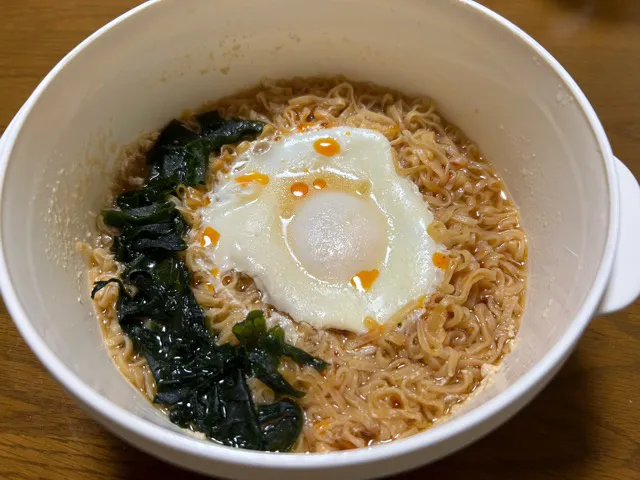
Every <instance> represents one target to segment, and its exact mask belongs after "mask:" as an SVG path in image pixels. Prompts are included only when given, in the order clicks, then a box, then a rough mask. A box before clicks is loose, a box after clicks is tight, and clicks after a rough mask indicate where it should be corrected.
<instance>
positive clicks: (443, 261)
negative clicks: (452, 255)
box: [433, 252, 449, 270]
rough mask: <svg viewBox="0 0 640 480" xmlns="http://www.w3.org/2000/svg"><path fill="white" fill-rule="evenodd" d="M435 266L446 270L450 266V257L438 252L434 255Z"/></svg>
mask: <svg viewBox="0 0 640 480" xmlns="http://www.w3.org/2000/svg"><path fill="white" fill-rule="evenodd" d="M433 264H434V265H435V266H436V267H438V268H440V269H442V270H446V268H447V267H448V266H449V257H447V256H446V255H445V254H444V253H440V252H436V253H434V254H433Z"/></svg>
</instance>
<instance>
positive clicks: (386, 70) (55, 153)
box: [0, 0, 640, 480]
mask: <svg viewBox="0 0 640 480" xmlns="http://www.w3.org/2000/svg"><path fill="white" fill-rule="evenodd" d="M317 74H344V75H347V76H348V77H351V78H352V79H355V80H370V81H374V82H376V83H379V84H382V85H387V86H390V87H395V88H397V89H400V90H402V91H404V92H406V93H410V94H424V95H429V96H431V97H433V98H434V99H435V100H436V101H437V102H438V103H439V105H440V108H441V110H442V111H443V112H444V113H445V114H446V116H447V117H448V118H449V119H451V120H452V121H453V122H454V123H456V124H457V125H459V126H460V127H461V128H462V129H463V130H464V131H465V132H466V133H467V134H468V135H469V136H470V137H471V138H473V139H475V140H476V141H477V142H478V143H479V144H480V146H481V148H482V150H483V152H484V153H485V154H486V155H487V156H488V158H489V159H491V161H492V162H493V163H494V165H495V166H496V168H497V169H498V171H499V172H500V174H501V175H502V176H503V178H504V179H505V181H506V184H507V186H508V187H509V189H510V191H511V193H512V194H513V196H514V197H515V199H516V201H517V203H518V204H519V206H520V208H521V211H522V218H523V223H524V225H525V228H526V229H527V232H528V234H529V239H530V279H529V291H528V299H527V307H526V312H525V316H524V318H523V321H522V328H521V331H520V333H519V344H518V346H517V348H516V350H515V351H514V352H513V353H512V354H511V355H509V356H508V357H507V358H506V360H505V361H504V365H503V367H502V368H501V370H500V371H499V372H498V373H497V374H496V376H495V379H494V381H493V383H491V384H490V385H489V386H488V387H487V388H485V389H483V390H482V391H480V392H479V394H478V395H476V396H475V397H474V398H473V399H472V400H471V401H469V402H468V403H466V404H465V405H464V407H463V408H462V409H460V411H458V412H457V414H456V415H455V417H454V418H452V419H451V420H449V421H447V422H444V423H442V424H440V425H438V426H436V427H435V428H433V429H431V430H429V431H427V432H424V433H421V434H419V435H415V436H413V437H411V438H408V439H405V440H401V441H396V442H392V443H390V444H386V445H381V446H376V447H372V448H366V449H361V450H353V451H346V452H341V453H331V454H313V455H297V454H269V453H258V452H252V451H245V450H234V449H231V448H227V447H222V446H219V445H215V444H213V443H211V442H207V441H201V440H199V439H196V438H193V437H192V436H190V435H189V434H187V433H185V432H184V431H183V430H181V429H179V428H178V427H176V426H174V425H172V424H171V423H169V421H168V420H167V419H166V418H165V417H164V416H163V415H161V414H160V413H159V412H158V411H157V410H156V409H154V408H153V407H152V406H151V405H149V404H148V403H147V402H146V401H145V400H144V399H143V398H142V396H141V395H139V394H138V393H137V392H135V391H134V389H133V388H132V387H131V386H130V385H129V384H128V383H127V382H126V381H125V379H124V378H123V377H122V376H121V375H120V374H119V373H118V371H117V370H116V368H115V367H114V365H113V364H112V362H111V360H110V359H109V357H108V355H107V353H106V351H105V349H104V347H103V344H102V338H101V334H100V330H99V328H98V323H97V321H96V318H95V315H94V313H93V312H92V309H91V305H90V302H89V300H88V292H87V290H88V287H87V285H86V283H85V281H84V279H83V278H81V277H80V276H79V272H82V271H83V268H84V267H83V265H82V264H81V261H80V259H79V258H78V256H77V255H76V254H75V251H74V240H75V239H77V238H85V236H87V235H91V233H92V231H93V226H94V218H95V213H96V212H97V211H98V209H99V208H100V206H101V205H102V203H103V201H104V198H105V195H106V192H107V181H106V179H107V175H108V172H109V168H110V165H111V164H112V162H113V160H114V158H115V155H116V150H117V147H119V146H122V145H125V144H127V143H129V142H131V141H133V140H135V139H136V138H137V136H138V135H139V134H140V133H142V132H144V131H149V130H150V129H155V128H159V127H161V126H162V125H163V124H164V123H166V122H167V121H168V120H169V119H171V118H172V117H174V116H176V115H178V114H180V113H181V111H182V110H183V109H184V108H186V107H195V106H198V105H199V104H201V103H202V102H203V101H205V100H210V99H215V98H217V97H220V96H222V95H227V94H230V93H232V92H233V91H235V90H237V89H239V88H242V87H247V86H251V85H253V84H255V83H256V82H257V81H258V80H259V79H260V78H261V77H265V76H266V77H290V76H293V75H317ZM0 172H1V173H2V185H1V186H0V188H1V191H0V195H1V196H0V199H1V200H0V201H1V205H0V208H1V210H0V224H1V231H0V242H1V253H2V255H1V257H0V282H1V286H2V294H3V296H4V299H5V302H6V305H7V307H8V309H9V311H10V313H11V315H12V317H13V320H14V321H15V323H16V325H17V327H18V329H19V330H20V332H21V334H22V335H23V337H24V338H25V340H26V341H27V343H28V344H29V346H30V347H31V348H32V349H33V351H34V352H35V353H36V355H37V356H38V357H39V358H40V360H41V361H42V362H43V364H44V365H45V366H46V367H47V368H48V369H49V371H50V372H51V373H52V374H53V376H54V377H55V378H56V379H57V380H58V381H59V382H60V383H61V384H62V385H63V386H64V387H65V389H66V390H67V391H69V392H70V393H71V395H73V396H74V397H75V398H76V399H77V401H78V402H79V404H80V405H81V406H82V407H83V408H84V409H85V410H86V411H87V412H88V413H89V414H90V415H92V416H93V417H95V418H96V419H97V420H98V421H100V422H101V423H103V424H104V425H105V426H106V427H107V428H108V429H110V430H111V431H113V432H114V433H116V434H117V435H119V436H121V437H122V438H124V439H126V440H127V441H129V442H131V443H132V444H134V445H135V446H137V447H139V448H141V449H142V450H145V451H147V452H149V453H151V454H153V455H156V456H158V457H160V458H162V459H164V460H167V461H169V462H172V463H175V464H178V465H182V466H184V467H187V468H190V469H193V470H197V471H200V472H204V473H208V474H212V475H217V476H224V477H233V478H241V479H248V478H252V477H254V476H257V475H260V476H261V478H271V477H277V478H281V479H299V478H300V475H301V474H303V475H304V478H305V479H307V480H312V479H321V478H322V479H324V478H326V476H327V474H331V475H339V478H370V477H376V476H382V475H387V474H391V473H395V472H399V471H401V470H405V469H409V468H413V467H416V466H418V465H421V464H425V463H427V462H430V461H433V460H435V459H437V458H440V457H442V456H443V455H446V454H448V453H451V452H453V451H454V450H456V449H459V448H461V447H463V446H465V445H467V444H468V443H470V442H472V441H473V440H475V439H477V438H478V437H480V436H481V435H484V434H486V433H487V432H489V431H490V430H491V429H493V428H495V427H496V426H498V425H499V424H500V423H502V422H504V421H505V420H506V419H508V418H509V417H510V416H511V415H513V414H514V413H515V412H516V411H517V410H519V409H520V408H522V407H523V406H524V405H525V404H526V403H527V402H528V401H529V400H530V399H531V398H532V397H533V396H534V395H535V394H536V393H537V392H538V391H539V390H540V389H541V388H542V387H543V386H544V385H545V384H546V383H547V382H548V381H549V380H550V379H551V377H552V376H553V374H554V373H555V372H556V371H557V370H558V369H559V368H560V366H561V365H562V363H563V362H564V360H565V359H566V358H567V356H568V355H569V353H570V352H571V351H572V349H573V347H574V346H575V344H576V342H577V341H578V339H579V337H580V335H581V334H582V332H583V331H584V329H585V328H586V326H587V325H588V323H589V320H590V319H591V318H592V316H593V315H594V314H596V313H598V312H601V313H602V312H608V311H613V310H616V309H619V308H622V307H623V306H625V305H627V304H628V303H630V302H631V301H633V299H634V298H635V297H636V295H637V293H638V291H640V276H638V275H637V274H636V273H635V272H634V270H635V269H636V268H637V266H638V265H639V255H640V250H638V249H637V248H635V245H634V243H635V236H634V234H635V235H638V234H639V233H640V218H639V217H638V216H637V215H636V212H637V211H639V210H640V190H639V188H638V184H637V182H636V180H635V179H634V178H633V176H632V175H631V174H630V172H629V171H628V170H627V169H626V168H625V167H624V166H623V165H622V163H620V162H619V161H617V160H616V159H615V158H614V157H613V155H612V153H611V149H610V146H609V142H608V141H607V137H606V136H605V133H604V131H603V129H602V126H601V125H600V122H599V121H598V118H597V116H596V115H595V113H594V111H593V109H592V108H591V106H590V105H589V103H588V102H587V100H586V98H585V97H584V95H583V94H582V92H581V91H580V90H579V88H578V86H577V85H576V84H575V82H574V81H573V80H572V79H571V78H570V77H569V75H568V74H567V72H565V70H563V69H562V67H561V66H560V65H559V64H558V63H557V62H556V61H555V60H554V59H553V57H552V56H551V55H550V54H549V53H547V52H546V51H545V50H543V49H542V47H540V45H538V44H537V43H536V42H534V41H533V40H532V39H531V38H530V37H528V36H527V35H526V34H524V33H523V32H522V31H520V30H519V29H518V28H516V27H515V26H513V25H512V24H510V23H509V22H507V21H506V20H504V19H503V18H501V17H499V16H498V15H496V14H495V13H492V12H491V11H489V10H487V9H485V8H483V7H481V6H479V5H477V4H475V3H473V2H469V1H466V0H458V1H454V0H432V1H429V2H425V1H419V0H403V1H395V2H389V1H388V0H342V1H339V0H330V1H323V2H313V3H311V2H301V1H300V0H270V1H268V2H265V1H260V0H218V1H211V0H190V1H188V2H187V1H184V0H165V1H152V2H149V3H146V4H144V5H142V6H141V7H138V8H136V9H134V10H132V11H131V12H129V13H127V14H125V15H123V16H122V17H120V18H119V19H117V20H115V21H114V22H112V23H110V24H109V25H107V26H106V27H104V28H102V29H101V30H100V31H99V32H97V33H96V34H94V35H92V36H91V37H90V38H89V39H87V40H86V41H84V42H83V43H82V44H81V45H79V46H78V47H77V48H76V49H75V50H73V52H71V53H70V54H69V55H68V56H67V57H65V58H64V60H62V61H61V62H60V63H59V64H58V65H57V66H56V67H55V68H54V69H53V71H52V72H51V73H50V74H49V75H48V76H47V77H46V78H45V79H44V80H43V82H42V83H41V84H40V86H39V87H38V88H37V89H36V91H35V92H34V93H33V95H32V96H31V97H30V98H29V100H28V101H27V103H26V104H25V105H24V107H23V108H22V110H21V111H20V113H19V114H18V115H17V116H16V118H15V119H14V121H13V122H12V124H11V126H10V127H9V129H8V130H7V132H6V134H5V135H4V137H3V139H2V145H1V147H0ZM621 199H622V200H621ZM612 272H613V273H612ZM603 296H604V301H603V302H602V301H601V300H602V298H603ZM550 408H552V406H550ZM524 433H525V432H523V434H524ZM265 475H266V477H265Z"/></svg>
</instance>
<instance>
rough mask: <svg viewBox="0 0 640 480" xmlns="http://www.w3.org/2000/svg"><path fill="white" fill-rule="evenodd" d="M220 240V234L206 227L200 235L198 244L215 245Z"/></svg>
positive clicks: (204, 245)
mask: <svg viewBox="0 0 640 480" xmlns="http://www.w3.org/2000/svg"><path fill="white" fill-rule="evenodd" d="M218 240H220V234H219V233H218V232H217V231H215V230H214V229H213V228H211V227H207V228H205V229H204V232H202V236H201V237H200V245H202V246H203V247H210V246H215V245H217V244H218Z"/></svg>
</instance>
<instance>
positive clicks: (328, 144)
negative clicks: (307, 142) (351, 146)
mask: <svg viewBox="0 0 640 480" xmlns="http://www.w3.org/2000/svg"><path fill="white" fill-rule="evenodd" d="M313 148H314V150H315V151H316V152H318V153H319V154H320V155H324V156H325V157H332V156H334V155H335V154H337V153H340V144H339V143H338V142H337V141H335V140H334V139H333V138H319V139H318V140H316V141H315V142H313Z"/></svg>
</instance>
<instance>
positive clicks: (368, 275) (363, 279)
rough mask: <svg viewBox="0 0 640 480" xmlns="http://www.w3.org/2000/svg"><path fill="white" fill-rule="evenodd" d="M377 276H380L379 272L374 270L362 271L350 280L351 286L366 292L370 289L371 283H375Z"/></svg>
mask: <svg viewBox="0 0 640 480" xmlns="http://www.w3.org/2000/svg"><path fill="white" fill-rule="evenodd" d="M378 275H380V272H378V270H376V269H375V268H374V269H373V270H362V271H361V272H358V273H356V274H355V275H354V276H353V277H352V278H351V285H353V286H354V287H356V288H357V289H358V290H364V291H365V292H366V291H367V290H369V289H370V288H371V285H373V282H375V281H376V278H378Z"/></svg>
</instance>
